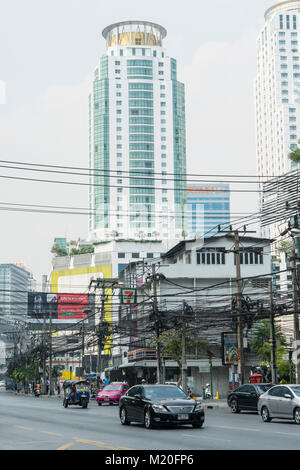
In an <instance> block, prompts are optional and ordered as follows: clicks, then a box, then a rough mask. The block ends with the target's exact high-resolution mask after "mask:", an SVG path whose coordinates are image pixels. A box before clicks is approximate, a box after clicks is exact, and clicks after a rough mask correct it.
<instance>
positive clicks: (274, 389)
mask: <svg viewBox="0 0 300 470" xmlns="http://www.w3.org/2000/svg"><path fill="white" fill-rule="evenodd" d="M268 394H269V395H271V397H280V396H281V387H272V388H271V389H270V390H269V392H268Z"/></svg>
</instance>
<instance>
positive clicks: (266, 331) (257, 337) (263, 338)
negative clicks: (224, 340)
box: [250, 319, 286, 360]
mask: <svg viewBox="0 0 300 470" xmlns="http://www.w3.org/2000/svg"><path fill="white" fill-rule="evenodd" d="M270 339H271V324H270V320H269V319H265V320H262V321H261V322H259V323H258V324H257V325H256V327H255V328H254V330H253V337H252V339H251V342H250V349H251V351H253V352H256V353H257V354H258V356H259V357H260V356H261V357H263V358H265V357H266V354H267V353H268V348H267V346H266V345H265V343H267V344H270ZM275 339H276V342H277V343H278V344H280V345H281V346H285V344H286V339H285V337H284V335H283V333H282V331H281V328H280V326H279V325H278V324H277V323H275ZM269 353H270V354H271V349H270V350H269ZM262 360H265V359H262ZM268 360H270V355H269V356H268Z"/></svg>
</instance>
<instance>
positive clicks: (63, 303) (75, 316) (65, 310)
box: [56, 294, 89, 320]
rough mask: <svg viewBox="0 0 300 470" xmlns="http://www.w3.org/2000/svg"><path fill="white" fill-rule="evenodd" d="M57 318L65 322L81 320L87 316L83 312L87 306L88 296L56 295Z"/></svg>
mask: <svg viewBox="0 0 300 470" xmlns="http://www.w3.org/2000/svg"><path fill="white" fill-rule="evenodd" d="M56 295H57V318H58V319H61V320H62V319H64V320H67V319H68V318H69V319H70V320H83V319H86V318H88V314H87V313H84V312H83V310H84V309H87V308H88V306H89V296H88V294H56Z"/></svg>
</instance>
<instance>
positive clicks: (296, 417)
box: [294, 408, 300, 424]
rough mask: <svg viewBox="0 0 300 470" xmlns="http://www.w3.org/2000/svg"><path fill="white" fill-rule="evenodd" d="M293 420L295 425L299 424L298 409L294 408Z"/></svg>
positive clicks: (299, 414) (299, 411)
mask: <svg viewBox="0 0 300 470" xmlns="http://www.w3.org/2000/svg"><path fill="white" fill-rule="evenodd" d="M294 420H295V423H296V424H300V408H296V409H295V411H294Z"/></svg>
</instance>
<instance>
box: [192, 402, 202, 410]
mask: <svg viewBox="0 0 300 470" xmlns="http://www.w3.org/2000/svg"><path fill="white" fill-rule="evenodd" d="M201 409H202V405H201V403H197V405H196V406H195V408H194V411H200V410H201Z"/></svg>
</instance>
